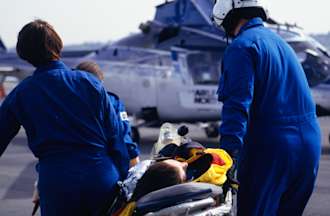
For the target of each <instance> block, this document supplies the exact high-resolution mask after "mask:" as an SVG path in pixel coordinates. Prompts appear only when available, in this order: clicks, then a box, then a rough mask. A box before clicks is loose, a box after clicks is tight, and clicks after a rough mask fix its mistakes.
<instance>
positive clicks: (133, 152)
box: [118, 100, 140, 159]
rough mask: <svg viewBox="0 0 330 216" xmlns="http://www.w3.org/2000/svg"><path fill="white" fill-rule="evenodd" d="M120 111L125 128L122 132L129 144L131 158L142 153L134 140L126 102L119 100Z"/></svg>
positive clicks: (126, 142)
mask: <svg viewBox="0 0 330 216" xmlns="http://www.w3.org/2000/svg"><path fill="white" fill-rule="evenodd" d="M118 113H119V118H120V121H121V122H122V125H123V128H122V133H123V136H124V142H125V144H126V145H127V149H128V154H129V157H130V159H133V158H136V157H137V156H139V154H140V150H139V148H138V146H137V144H136V143H135V142H133V140H132V132H131V125H130V123H129V120H128V118H127V113H126V110H125V106H124V104H123V103H122V102H121V101H120V100H118Z"/></svg>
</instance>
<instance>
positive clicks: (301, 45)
mask: <svg viewBox="0 0 330 216" xmlns="http://www.w3.org/2000/svg"><path fill="white" fill-rule="evenodd" d="M289 44H290V46H291V47H292V48H293V49H294V51H296V53H301V52H305V50H307V49H314V47H313V46H312V45H311V44H310V43H307V42H305V41H300V42H296V41H295V42H289Z"/></svg>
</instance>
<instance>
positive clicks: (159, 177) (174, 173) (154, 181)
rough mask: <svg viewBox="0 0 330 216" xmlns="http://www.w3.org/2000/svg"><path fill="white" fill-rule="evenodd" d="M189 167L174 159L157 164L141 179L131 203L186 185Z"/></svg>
mask: <svg viewBox="0 0 330 216" xmlns="http://www.w3.org/2000/svg"><path fill="white" fill-rule="evenodd" d="M187 166H188V163H186V162H179V161H177V160H173V159H168V160H164V161H160V162H155V163H154V164H152V165H151V166H150V167H149V168H148V169H147V171H146V172H145V173H144V174H143V176H142V177H141V179H139V181H138V183H137V185H136V188H135V190H134V193H133V195H132V198H131V201H137V200H139V199H140V198H141V197H143V196H144V195H146V194H148V193H151V192H153V191H156V190H160V189H162V188H165V187H169V186H172V185H176V184H181V183H184V182H185V181H186V178H187V177H186V170H187Z"/></svg>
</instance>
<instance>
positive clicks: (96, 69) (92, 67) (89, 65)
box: [76, 61, 104, 80]
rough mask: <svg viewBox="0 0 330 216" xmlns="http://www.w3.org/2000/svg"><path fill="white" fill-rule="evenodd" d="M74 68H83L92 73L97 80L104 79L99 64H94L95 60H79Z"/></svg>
mask: <svg viewBox="0 0 330 216" xmlns="http://www.w3.org/2000/svg"><path fill="white" fill-rule="evenodd" d="M76 69H78V70H83V71H86V72H88V73H91V74H94V75H95V76H96V77H97V78H98V79H99V80H103V79H104V75H103V72H102V70H101V68H100V66H98V64H96V63H95V62H92V61H84V62H81V63H80V64H79V65H78V66H77V67H76Z"/></svg>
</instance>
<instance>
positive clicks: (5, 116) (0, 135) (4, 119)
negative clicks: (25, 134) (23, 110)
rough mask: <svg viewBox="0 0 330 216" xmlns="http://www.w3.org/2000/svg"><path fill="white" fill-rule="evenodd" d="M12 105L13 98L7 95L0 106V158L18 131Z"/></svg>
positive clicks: (18, 124)
mask: <svg viewBox="0 0 330 216" xmlns="http://www.w3.org/2000/svg"><path fill="white" fill-rule="evenodd" d="M12 104H13V97H12V95H8V97H7V98H6V99H5V100H4V102H3V103H2V105H1V106H0V156H1V155H2V154H3V152H4V151H5V150H6V148H7V146H8V144H9V143H10V141H11V140H12V139H13V138H14V136H15V135H16V134H17V133H18V131H19V129H20V123H19V122H18V120H17V118H16V116H15V113H14V112H13V107H12Z"/></svg>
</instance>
